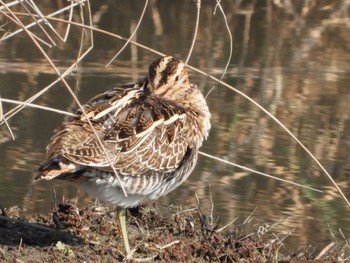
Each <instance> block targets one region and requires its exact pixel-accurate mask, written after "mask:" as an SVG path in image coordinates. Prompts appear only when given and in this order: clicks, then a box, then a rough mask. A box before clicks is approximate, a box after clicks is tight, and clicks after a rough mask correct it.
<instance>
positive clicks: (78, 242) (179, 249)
mask: <svg viewBox="0 0 350 263" xmlns="http://www.w3.org/2000/svg"><path fill="white" fill-rule="evenodd" d="M211 221H212V220H211V217H210V215H206V214H204V213H203V212H202V211H201V209H200V208H199V207H196V208H189V209H179V208H169V213H168V214H167V217H164V216H163V215H161V214H160V213H159V212H158V210H157V209H156V208H154V207H153V206H151V205H148V206H144V207H142V208H141V209H139V210H132V211H129V215H128V231H129V239H130V244H131V247H134V248H135V249H136V251H135V253H134V258H135V259H137V260H138V261H139V260H146V261H156V262H169V261H170V262H206V261H208V262H341V261H343V262H346V261H345V259H346V256H349V254H350V247H349V245H347V244H335V243H334V244H333V245H332V246H328V247H327V246H326V245H325V246H324V248H323V249H318V250H317V249H307V250H302V249H300V248H292V249H295V251H291V250H290V249H291V248H287V249H289V250H288V251H289V252H287V251H286V248H285V247H284V245H283V243H282V242H277V240H273V239H272V238H271V237H270V236H269V235H265V233H264V228H261V226H260V227H257V228H256V229H252V228H246V227H245V225H235V223H234V222H233V223H232V224H230V225H229V226H220V225H216V224H215V223H212V222H211ZM123 259H124V252H123V247H122V242H121V238H120V232H119V225H118V222H117V221H116V220H115V211H114V210H113V209H110V208H108V207H105V206H103V205H96V206H91V207H86V208H78V207H76V206H74V205H73V204H71V203H59V204H57V205H56V207H54V208H53V211H52V212H51V213H49V214H48V215H40V214H37V215H34V216H31V217H28V216H27V217H23V216H21V212H20V210H19V209H18V208H16V207H12V208H9V209H2V215H1V216H0V261H1V262H119V261H122V260H123ZM316 260H317V261H316Z"/></svg>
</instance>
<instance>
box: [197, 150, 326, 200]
mask: <svg viewBox="0 0 350 263" xmlns="http://www.w3.org/2000/svg"><path fill="white" fill-rule="evenodd" d="M199 154H201V155H203V156H205V157H208V158H211V159H214V160H216V161H219V162H221V163H225V164H228V165H231V166H235V167H237V168H240V169H243V170H245V171H249V172H252V173H256V174H259V175H263V176H265V177H268V178H271V179H275V180H277V181H281V182H284V183H288V184H292V185H295V186H298V187H301V188H306V189H309V190H313V191H316V192H319V193H323V191H322V190H319V189H316V188H313V187H310V186H307V185H302V184H298V183H295V182H292V181H288V180H285V179H282V178H279V177H276V176H272V175H269V174H266V173H263V172H258V171H255V170H253V169H251V168H248V167H246V166H243V165H239V164H235V163H233V162H230V161H227V160H225V159H222V158H219V157H216V156H214V155H211V154H208V153H205V152H202V151H199Z"/></svg>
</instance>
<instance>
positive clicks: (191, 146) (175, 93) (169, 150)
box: [35, 56, 210, 254]
mask: <svg viewBox="0 0 350 263" xmlns="http://www.w3.org/2000/svg"><path fill="white" fill-rule="evenodd" d="M83 108H84V111H85V113H86V116H87V117H86V116H84V114H83V113H82V111H81V110H78V112H77V113H76V117H72V118H71V119H70V120H68V121H66V122H65V123H63V125H62V126H60V127H59V128H57V129H56V130H55V131H54V135H53V136H52V138H51V141H50V143H49V145H48V146H47V161H46V162H45V163H44V164H43V165H42V166H41V167H40V168H39V174H38V175H37V177H36V178H35V179H36V180H39V179H46V180H50V179H64V180H69V181H72V182H74V183H77V184H78V186H79V187H81V188H82V189H83V190H85V191H87V192H88V193H89V194H91V195H92V196H94V197H96V198H98V199H99V200H101V201H106V202H110V203H112V204H114V205H116V206H117V207H118V209H117V214H118V218H119V221H120V225H121V230H122V236H123V242H124V247H125V250H126V252H127V253H128V254H129V253H130V247H129V242H128V238H127V231H126V226H125V209H126V208H129V207H135V206H137V205H138V204H140V203H142V202H144V201H146V200H155V199H157V198H159V197H161V196H163V195H166V194H167V193H169V192H170V191H172V190H174V189H175V188H176V187H178V186H179V185H180V184H181V183H183V182H184V181H185V180H186V179H187V177H188V176H189V175H190V174H191V172H192V170H193V169H194V167H195V164H196V162H197V155H198V148H199V147H201V145H202V142H203V140H204V139H205V138H206V137H207V136H208V133H209V129H210V112H209V109H208V106H207V103H206V102H205V100H204V97H203V95H202V93H201V92H200V90H199V89H198V87H197V85H194V84H191V83H190V82H189V78H188V74H187V70H186V68H185V64H184V63H183V62H181V61H179V60H178V59H176V58H174V57H171V56H166V57H163V58H160V59H158V60H156V61H155V62H153V63H152V64H151V66H150V67H149V71H148V75H147V77H145V78H144V79H142V80H141V81H139V82H138V83H133V84H126V85H122V86H120V87H115V88H113V89H111V90H109V91H107V92H105V93H103V94H100V95H98V96H96V97H94V98H92V99H91V100H90V101H89V102H87V103H86V104H85V105H84V106H83ZM86 118H89V120H90V121H91V123H92V125H93V127H94V129H95V130H96V131H97V134H98V136H99V139H100V140H101V141H102V144H103V145H104V147H105V149H106V150H107V153H108V155H109V158H107V157H106V155H105V153H104V151H103V150H102V149H101V146H100V144H99V143H98V141H97V138H96V136H95V134H94V132H93V131H92V129H91V127H90V126H89V124H88V122H87V119H86ZM109 160H112V163H113V166H114V168H115V170H116V171H117V174H118V176H119V178H120V180H121V184H122V186H123V188H124V190H125V191H126V193H127V196H125V194H124V193H123V191H122V188H121V184H120V182H119V180H118V179H117V177H116V175H115V174H114V172H113V170H112V168H111V166H110V162H109Z"/></svg>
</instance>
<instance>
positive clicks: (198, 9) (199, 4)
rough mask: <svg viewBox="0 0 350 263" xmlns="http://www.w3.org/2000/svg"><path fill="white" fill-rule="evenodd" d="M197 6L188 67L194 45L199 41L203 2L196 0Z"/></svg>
mask: <svg viewBox="0 0 350 263" xmlns="http://www.w3.org/2000/svg"><path fill="white" fill-rule="evenodd" d="M196 6H197V18H196V27H195V29H194V33H193V39H192V44H191V47H190V50H189V52H188V55H187V58H186V62H185V64H186V65H187V63H188V61H189V60H190V57H191V54H192V51H193V48H194V44H195V43H196V39H197V33H198V26H199V15H200V12H201V0H196Z"/></svg>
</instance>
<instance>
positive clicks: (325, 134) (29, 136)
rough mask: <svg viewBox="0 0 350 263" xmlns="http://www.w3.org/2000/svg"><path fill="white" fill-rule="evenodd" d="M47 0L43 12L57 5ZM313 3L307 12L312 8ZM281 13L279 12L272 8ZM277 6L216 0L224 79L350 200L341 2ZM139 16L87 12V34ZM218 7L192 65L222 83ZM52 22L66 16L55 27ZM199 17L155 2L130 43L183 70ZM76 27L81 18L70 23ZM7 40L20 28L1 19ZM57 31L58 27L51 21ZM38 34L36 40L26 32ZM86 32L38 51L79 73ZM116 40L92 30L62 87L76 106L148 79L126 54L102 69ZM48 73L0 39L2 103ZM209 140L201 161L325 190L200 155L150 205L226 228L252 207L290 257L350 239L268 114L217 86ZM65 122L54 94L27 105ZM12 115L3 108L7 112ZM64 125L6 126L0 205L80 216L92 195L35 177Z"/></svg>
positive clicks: (31, 115) (346, 53) (329, 198)
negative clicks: (89, 46)
mask: <svg viewBox="0 0 350 263" xmlns="http://www.w3.org/2000/svg"><path fill="white" fill-rule="evenodd" d="M53 2H54V3H49V2H46V4H43V5H42V6H40V5H38V6H39V7H41V8H42V9H41V11H42V12H43V13H44V14H48V13H50V12H52V11H53V10H56V9H57V8H58V6H57V2H59V1H57V2H56V1H53ZM311 2H312V1H311ZM275 3H277V2H275ZM275 3H273V2H272V1H222V4H223V8H224V11H225V13H226V16H227V22H228V25H229V28H230V31H231V32H232V36H233V57H232V59H231V61H230V65H229V68H228V71H227V73H226V75H225V77H224V81H225V82H226V83H229V84H230V85H232V86H234V87H235V88H237V89H239V90H241V91H242V92H244V93H245V94H247V95H249V96H250V97H251V98H253V99H254V100H255V101H257V102H259V103H260V104H261V105H263V106H264V107H266V108H267V109H268V110H269V111H270V112H271V113H272V114H273V115H275V116H276V117H277V118H278V119H279V120H281V121H282V122H283V123H284V124H285V125H286V127H287V128H289V129H290V130H291V131H292V132H293V133H294V134H295V135H296V136H297V137H298V138H299V139H300V140H301V141H302V142H303V143H304V144H305V145H306V146H307V147H308V149H309V150H310V151H311V152H312V153H313V154H315V156H316V157H317V158H318V160H319V161H320V162H321V163H322V164H323V165H324V166H325V167H326V169H327V170H328V171H329V172H330V174H331V175H332V176H333V178H334V179H335V180H336V182H337V183H338V184H339V186H340V187H341V188H342V190H343V191H344V193H345V195H346V196H347V197H348V198H350V187H349V177H350V176H349V172H350V120H349V118H350V87H349V78H350V34H349V32H350V31H349V30H350V20H349V6H348V5H349V3H347V2H346V1H315V2H313V3H316V4H310V5H308V4H306V3H309V1H293V2H292V3H293V4H292V6H285V5H283V4H281V5H280V6H278V5H276V4H275ZM142 8H143V2H142V1H136V0H135V1H126V0H125V1H94V2H93V4H92V15H93V19H94V25H95V27H98V28H101V29H105V30H108V31H111V32H114V33H116V34H119V35H121V36H125V37H128V36H129V35H130V33H131V30H132V28H134V27H135V25H136V23H137V21H138V18H139V16H140V14H141V11H142ZM214 8H215V1H203V4H202V8H201V17H200V21H199V31H198V35H197V42H196V45H195V47H194V52H193V54H192V57H191V59H190V62H189V63H190V64H191V65H192V66H195V67H198V68H199V69H201V70H203V71H205V72H207V73H209V74H212V75H213V76H216V77H220V76H221V74H222V73H223V71H224V67H225V64H226V61H227V59H228V57H229V47H230V42H229V37H228V34H227V31H226V27H225V24H224V19H223V17H222V15H220V12H219V11H218V10H217V12H216V14H215V15H214V13H213V12H214ZM61 18H66V16H62V17H61ZM195 18H196V7H195V4H194V1H186V0H182V1H165V0H163V1H161V0H159V1H156V0H154V1H150V4H149V6H148V8H147V11H146V14H145V17H144V19H143V21H142V23H141V26H140V28H139V30H138V32H137V34H136V35H135V38H134V40H136V41H138V42H139V43H142V44H144V45H146V46H149V47H151V48H153V49H156V50H159V51H160V52H163V53H166V54H169V55H175V56H177V57H178V58H180V59H183V60H185V59H186V56H187V54H188V51H189V47H190V45H191V41H192V37H193V32H194V27H195ZM73 19H75V20H76V21H78V20H79V17H78V15H77V14H75V16H74V17H73ZM1 23H2V26H3V27H2V29H4V31H3V32H2V33H5V32H10V31H11V32H12V31H14V29H15V26H14V25H12V24H11V22H10V21H8V20H7V19H6V18H5V17H3V16H2V17H1ZM53 25H55V28H57V30H58V31H59V32H63V31H64V29H65V27H66V25H65V24H64V23H59V22H56V23H55V22H53ZM32 31H33V32H37V34H39V35H40V34H41V33H40V30H37V29H32ZM80 33H81V31H80V29H77V28H74V27H73V28H72V29H71V33H70V35H69V38H68V40H67V42H66V43H62V42H59V41H58V43H59V45H58V46H57V47H53V48H52V49H49V48H47V47H44V49H45V50H46V52H47V53H48V54H49V56H50V57H51V58H52V60H53V61H54V63H55V65H56V66H58V67H59V69H60V70H61V71H63V70H64V69H66V68H67V67H68V66H69V65H70V64H71V63H73V62H74V60H75V58H76V56H77V53H78V49H79V39H80V37H81V35H80ZM124 43H125V42H124V41H122V40H118V39H115V38H112V37H110V36H106V35H103V34H99V33H95V35H94V48H93V50H92V51H91V52H90V53H89V54H88V55H87V57H86V58H85V59H84V60H83V62H82V63H80V64H79V66H78V67H77V68H76V70H75V71H74V74H70V75H69V76H68V77H67V81H68V82H69V84H70V85H71V87H72V88H73V90H74V92H75V94H76V95H77V96H78V98H79V99H80V101H82V102H85V101H86V100H88V99H89V98H90V97H92V96H94V95H96V94H98V93H101V92H103V91H105V90H107V89H108V88H110V87H112V86H113V85H115V84H118V83H126V82H130V81H135V80H137V79H139V78H141V77H143V76H144V75H145V74H146V71H147V67H148V65H149V64H150V63H151V62H152V61H153V60H155V59H156V58H158V56H157V55H155V54H153V53H152V52H150V51H147V50H144V49H142V48H137V47H135V46H128V47H127V48H126V49H125V50H124V51H123V52H122V53H121V55H120V56H119V57H118V58H117V60H116V61H115V62H114V63H113V64H112V65H111V66H109V67H108V68H105V64H106V63H107V62H108V61H109V59H111V58H112V57H113V55H114V54H115V53H116V52H117V51H118V50H119V49H120V48H121V47H122V46H123V44H124ZM189 73H190V76H191V81H192V82H193V83H197V84H198V85H200V87H201V88H202V91H203V92H204V93H205V94H206V93H207V92H208V91H209V90H210V89H211V88H212V87H213V86H214V85H215V83H214V82H213V81H211V80H209V79H208V78H207V77H205V76H202V75H200V74H198V73H195V72H193V71H190V72H189ZM55 79H56V75H55V73H54V71H53V70H52V68H51V67H50V65H49V64H48V62H47V61H46V60H45V59H44V58H43V56H42V55H41V54H40V52H38V49H37V48H36V47H35V46H34V45H33V44H32V42H31V41H30V40H29V39H28V37H26V35H25V34H24V33H21V34H19V35H16V36H14V37H12V38H11V39H9V40H7V41H4V42H0V95H1V97H2V98H7V99H14V100H19V101H24V100H26V99H27V98H29V97H30V96H32V95H33V94H35V93H37V92H38V91H40V90H41V89H43V88H44V87H46V86H47V85H48V84H50V83H51V82H52V81H53V80H55ZM207 100H208V104H209V106H210V110H211V112H212V116H213V117H212V126H213V128H212V131H211V133H210V138H209V139H208V141H207V142H205V144H204V146H203V148H202V151H204V152H206V153H210V154H212V155H215V156H218V157H221V158H223V159H225V160H229V161H231V162H234V163H237V164H240V165H244V166H247V167H250V168H253V169H256V170H258V171H262V172H266V173H269V174H271V175H274V176H276V177H280V178H283V179H287V180H290V181H294V182H298V183H302V184H305V185H308V186H312V187H315V188H318V189H321V190H323V191H324V193H323V194H320V193H316V192H313V191H311V190H306V189H301V188H298V187H295V186H291V185H288V184H286V183H281V182H278V181H276V180H272V179H268V178H265V177H263V176H260V175H254V174H251V173H249V172H246V171H242V170H239V169H237V168H233V167H230V166H228V165H225V164H222V163H220V162H217V161H214V160H211V159H208V158H206V157H203V156H200V158H199V163H198V165H197V167H196V170H195V171H194V173H193V174H192V175H191V177H190V178H189V179H188V180H187V181H186V182H185V183H184V185H182V186H181V187H179V188H178V189H176V190H175V191H174V192H172V193H171V194H169V195H168V196H166V197H164V198H161V199H160V200H159V201H157V205H158V206H159V207H160V208H164V207H167V206H169V205H171V204H174V205H181V206H184V207H186V206H187V207H188V206H189V207H193V206H195V205H196V197H195V194H196V195H197V196H198V198H199V200H200V202H201V204H202V207H203V210H204V211H206V212H208V213H209V212H210V207H211V199H210V197H212V201H213V204H214V209H213V212H214V217H215V218H217V217H219V218H220V224H221V225H224V224H226V223H228V222H229V221H231V220H232V219H234V218H236V217H238V220H237V221H236V222H237V223H236V225H237V224H240V223H242V222H243V221H244V220H245V219H246V218H247V217H248V216H249V215H250V214H251V213H252V212H253V211H254V210H255V212H254V214H253V218H254V219H253V220H254V222H255V223H254V224H257V225H264V224H269V225H272V224H274V223H276V222H278V221H279V220H281V219H282V220H281V222H280V223H279V224H277V226H275V228H274V229H272V230H270V233H273V234H276V236H278V237H279V238H280V239H282V238H283V237H285V236H287V235H288V234H290V236H288V237H287V239H286V240H285V242H286V243H287V244H291V245H292V247H294V248H297V247H300V246H306V245H308V244H314V245H320V246H321V247H322V246H324V245H325V244H327V243H328V242H330V241H331V240H332V239H333V237H332V235H331V233H330V229H331V230H332V231H333V233H334V235H335V237H336V238H337V239H338V240H341V239H342V237H341V235H340V232H339V229H341V231H342V232H343V233H344V235H345V236H346V237H349V236H350V227H349V226H350V225H349V223H350V219H349V218H350V217H349V211H350V210H349V207H347V206H346V204H345V202H344V201H343V200H342V199H341V198H340V197H339V194H338V193H337V191H336V190H335V189H334V187H333V186H332V184H331V183H330V181H329V180H328V179H327V178H326V176H325V175H324V174H323V173H322V172H321V170H320V169H319V168H318V167H317V165H316V164H315V163H314V162H313V161H312V160H311V158H310V157H308V156H307V155H306V154H305V152H304V151H303V150H302V149H301V148H300V147H299V146H298V145H297V144H296V143H295V142H294V141H293V140H292V139H291V138H290V137H289V136H288V135H287V134H286V133H285V132H284V131H282V130H281V129H280V128H279V127H278V126H277V125H276V123H274V122H273V121H272V120H271V119H270V118H269V117H268V116H266V115H265V114H263V113H262V112H261V111H260V110H259V109H257V108H256V107H255V106H254V105H252V104H251V103H248V102H247V101H246V100H245V99H243V98H242V97H241V96H239V95H237V94H235V93H234V92H232V91H231V90H228V89H227V88H225V87H222V86H217V87H216V88H215V89H214V90H213V91H212V92H211V93H210V95H209V96H208V99H207ZM35 103H36V104H40V105H46V106H50V107H53V108H58V109H62V110H66V111H71V112H72V111H73V110H74V109H75V108H76V104H75V102H74V100H73V99H72V98H71V96H70V95H69V93H68V92H67V90H66V89H65V88H64V86H63V85H62V84H57V85H55V86H54V87H53V88H51V89H50V90H49V91H48V92H46V93H45V94H43V95H42V96H41V97H40V98H38V99H37V100H36V101H35ZM13 107H14V105H11V104H8V103H5V102H3V109H4V112H5V113H6V112H7V111H8V110H10V109H11V108H13ZM64 118H65V117H64V116H63V115H59V114H56V113H52V112H47V111H43V110H38V109H31V108H25V109H24V110H22V111H21V112H20V113H18V114H16V115H15V116H14V117H12V118H11V119H10V120H9V121H8V122H9V125H10V126H11V128H12V130H13V132H14V134H15V138H16V140H15V141H13V140H11V138H10V136H9V133H8V131H7V129H6V127H5V125H2V126H1V127H0V143H1V147H0V204H1V205H2V206H3V207H10V206H15V205H17V206H19V207H20V208H21V209H22V210H23V211H24V212H25V213H36V212H40V213H47V212H48V211H50V210H51V207H52V204H53V202H54V198H53V194H52V188H54V189H55V191H56V195H57V198H58V199H59V200H60V199H62V198H65V199H74V198H76V197H77V195H78V205H79V206H83V205H86V204H91V203H93V200H92V199H90V198H89V197H88V196H87V195H85V194H83V193H78V192H77V189H76V188H75V187H74V186H72V185H71V184H69V183H64V182H40V183H36V184H32V179H33V177H34V176H35V174H36V170H37V168H38V166H39V165H40V163H41V162H42V161H43V160H44V156H45V147H46V145H47V143H48V141H49V138H50V137H51V135H52V131H53V130H54V128H55V127H56V126H58V125H59V124H60V123H61V122H62V121H63V120H64Z"/></svg>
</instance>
